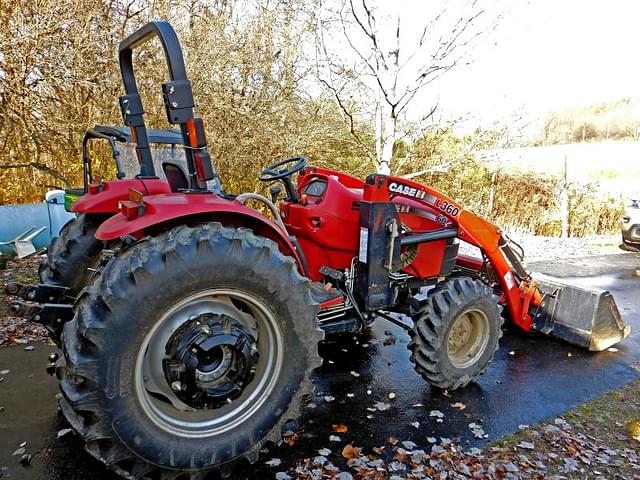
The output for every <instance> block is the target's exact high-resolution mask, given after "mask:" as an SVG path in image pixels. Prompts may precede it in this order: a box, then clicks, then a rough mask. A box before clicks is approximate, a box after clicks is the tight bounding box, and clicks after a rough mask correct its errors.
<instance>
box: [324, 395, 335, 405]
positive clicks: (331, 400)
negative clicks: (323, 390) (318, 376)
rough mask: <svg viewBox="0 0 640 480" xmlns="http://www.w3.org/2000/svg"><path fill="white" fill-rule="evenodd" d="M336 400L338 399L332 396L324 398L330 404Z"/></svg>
mask: <svg viewBox="0 0 640 480" xmlns="http://www.w3.org/2000/svg"><path fill="white" fill-rule="evenodd" d="M335 399H336V397H332V396H331V395H325V397H324V401H325V402H327V403H329V402H333V401H334V400H335Z"/></svg>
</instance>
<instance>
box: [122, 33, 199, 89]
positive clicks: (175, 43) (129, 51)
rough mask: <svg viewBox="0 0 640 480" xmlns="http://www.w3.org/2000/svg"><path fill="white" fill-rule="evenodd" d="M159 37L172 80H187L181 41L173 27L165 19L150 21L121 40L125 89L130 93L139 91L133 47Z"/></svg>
mask: <svg viewBox="0 0 640 480" xmlns="http://www.w3.org/2000/svg"><path fill="white" fill-rule="evenodd" d="M155 37H157V38H158V39H159V40H160V43H161V45H162V48H163V49H164V54H165V58H166V59H167V66H168V67H169V77H170V78H171V80H187V71H186V68H185V65H184V57H183V56H182V49H181V48H180V41H179V40H178V36H177V35H176V32H175V30H174V29H173V27H172V26H171V25H170V24H169V23H168V22H164V21H156V22H149V23H147V24H146V25H144V26H142V27H141V28H140V29H138V30H136V31H135V32H133V33H132V34H131V35H129V36H128V37H127V38H125V39H124V40H122V42H120V48H119V51H120V52H119V60H120V72H121V74H122V81H123V82H124V90H125V92H126V93H127V94H128V95H129V94H132V93H138V87H137V85H136V78H135V75H134V73H133V49H134V48H136V47H138V46H140V45H142V44H143V43H146V42H148V41H149V40H152V39H153V38H155Z"/></svg>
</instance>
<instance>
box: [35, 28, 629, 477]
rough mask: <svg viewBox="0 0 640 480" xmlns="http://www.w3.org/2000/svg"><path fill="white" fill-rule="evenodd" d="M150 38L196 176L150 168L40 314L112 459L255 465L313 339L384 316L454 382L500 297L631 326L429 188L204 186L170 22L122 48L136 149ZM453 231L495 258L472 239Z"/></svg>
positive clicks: (295, 395)
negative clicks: (137, 52) (92, 258)
mask: <svg viewBox="0 0 640 480" xmlns="http://www.w3.org/2000/svg"><path fill="white" fill-rule="evenodd" d="M155 37H157V38H158V39H159V40H160V42H161V43H162V46H163V48H164V52H165V54H166V57H167V63H168V66H169V73H170V77H171V79H170V81H168V82H167V83H164V84H163V85H162V91H163V96H164V103H165V107H166V111H167V119H168V121H169V123H171V124H173V125H178V126H179V127H180V131H181V133H182V136H183V140H184V148H185V152H186V155H187V163H188V167H189V171H190V172H191V174H192V178H193V181H191V182H190V185H189V187H188V188H185V189H183V190H181V191H179V192H169V191H168V190H167V191H166V192H163V193H160V194H153V192H149V191H146V190H145V188H146V184H147V182H153V181H154V180H152V179H140V183H141V186H137V187H133V188H132V189H131V190H129V197H128V199H127V200H125V201H120V205H119V208H120V213H117V214H115V215H113V216H111V217H110V218H108V219H107V220H105V221H104V222H102V223H101V224H100V226H99V227H98V228H97V230H96V232H95V238H96V239H97V240H98V241H100V242H105V244H107V245H111V246H110V247H109V249H108V250H104V251H103V252H102V261H101V262H100V264H99V266H98V267H97V268H96V272H95V274H94V275H93V278H92V280H91V283H90V284H89V285H87V286H86V287H85V288H84V289H83V290H82V291H81V292H80V293H79V295H78V296H77V298H75V304H74V305H73V307H72V308H71V307H68V310H65V312H66V314H65V315H66V316H64V315H59V316H56V315H55V314H52V315H48V316H47V318H49V320H48V322H49V324H50V325H51V324H53V325H57V324H60V325H63V326H64V328H63V329H56V328H52V329H51V330H52V333H53V334H54V335H55V334H56V332H60V331H61V332H62V335H61V344H62V347H63V352H64V357H63V358H60V359H59V360H58V361H57V368H56V370H57V375H58V378H59V379H60V388H61V391H62V397H61V399H60V405H61V408H62V411H63V413H64V415H65V416H66V418H67V419H68V420H69V422H70V423H71V425H72V426H73V428H74V429H75V430H76V431H77V432H78V433H79V435H80V436H81V437H82V438H83V439H84V440H85V441H86V449H87V450H88V451H89V452H90V453H91V454H92V455H93V456H95V457H96V458H98V459H99V460H101V461H103V462H104V463H106V464H107V465H109V466H110V467H111V468H112V469H114V470H115V471H117V472H119V473H121V474H123V475H125V476H127V477H128V478H162V479H173V478H183V477H184V478H203V477H204V476H205V475H207V473H208V472H211V471H217V472H220V473H221V474H222V475H226V474H229V473H230V471H231V468H232V467H233V465H234V463H235V462H236V461H237V460H239V459H242V458H245V459H247V460H249V461H255V460H256V459H257V458H258V455H259V452H260V449H261V448H262V445H263V444H264V443H265V442H266V441H278V440H279V439H280V436H281V432H282V428H283V426H284V425H285V423H286V422H287V421H288V420H289V419H294V418H296V417H297V415H298V411H299V407H300V403H301V400H302V397H303V395H305V394H309V393H311V392H312V390H311V382H310V373H311V371H312V370H313V369H314V368H316V367H317V366H319V365H320V363H321V359H320V357H319V356H318V353H317V344H318V342H319V341H320V340H322V338H323V337H324V335H325V334H333V333H338V332H356V331H360V330H363V329H366V328H367V327H368V325H370V324H371V323H372V322H373V321H374V320H376V319H377V318H383V319H386V320H388V321H391V322H394V323H396V324H399V325H401V326H403V327H404V328H405V329H406V330H407V331H408V332H409V334H410V335H411V342H410V343H409V347H408V348H409V350H410V352H411V359H412V361H413V363H414V364H415V368H416V370H417V371H418V372H419V373H420V374H421V375H422V376H423V377H424V378H425V379H426V380H427V381H428V382H429V383H431V384H432V385H434V386H435V387H438V388H442V389H456V388H460V387H463V386H465V385H467V384H468V383H469V382H470V381H473V380H474V379H476V378H477V377H478V376H479V375H480V374H481V373H482V372H483V371H484V370H485V368H486V367H487V365H488V364H489V362H490V361H491V359H492V357H493V354H494V352H495V351H496V349H497V348H498V341H499V339H500V337H501V334H502V333H501V326H502V322H503V316H502V315H503V312H502V310H503V308H504V309H505V312H504V314H505V317H506V318H508V319H509V320H510V321H511V322H513V323H515V324H516V325H517V326H519V327H521V328H522V329H524V330H526V331H529V332H542V333H545V334H551V335H554V336H557V337H560V338H562V339H564V340H566V341H568V342H571V343H574V344H576V345H580V346H582V347H585V348H589V349H591V350H602V349H604V348H607V347H608V346H610V345H611V344H613V343H616V342H618V341H620V340H622V339H624V338H625V337H626V336H627V335H628V333H629V328H628V327H625V325H624V323H623V321H622V319H621V317H620V314H619V312H618V310H617V308H616V306H615V303H614V301H613V298H612V297H611V295H610V294H609V293H608V292H593V291H586V290H583V289H579V288H575V287H571V286H567V285H560V284H556V283H550V282H548V281H547V282H542V281H537V280H534V279H532V277H531V276H530V275H529V273H528V272H527V271H526V270H525V269H524V267H523V266H522V264H521V255H518V253H517V248H514V246H513V244H512V242H510V241H509V240H508V239H507V238H506V236H505V235H503V234H502V233H501V231H500V229H499V228H497V227H496V226H494V225H492V224H491V223H489V222H487V221H485V220H483V219H481V218H479V217H478V216H476V215H475V214H473V213H472V212H470V211H468V210H465V209H464V208H463V207H462V206H461V205H460V204H458V203H457V202H455V201H454V200H452V199H450V198H448V197H447V196H445V195H443V194H442V193H440V192H437V191H435V190H433V189H432V188H429V187H428V186H425V185H421V184H419V183H416V182H413V181H410V180H406V179H403V178H396V177H393V176H387V175H377V174H374V175H370V176H369V177H367V178H366V179H365V180H361V179H358V178H355V177H352V176H349V175H346V174H344V173H340V172H336V171H333V170H328V169H321V168H314V167H311V166H309V165H308V164H307V160H306V159H305V158H304V157H297V158H291V159H287V160H284V161H280V162H277V163H275V164H274V165H272V166H270V167H268V168H266V169H265V170H263V171H262V173H261V174H260V176H259V178H260V180H263V181H265V182H275V181H279V182H282V183H283V184H284V190H285V193H286V196H285V197H284V199H282V200H281V201H280V204H279V208H278V207H276V206H275V204H276V203H277V200H278V198H277V197H278V194H279V188H278V187H276V188H272V198H271V199H268V198H265V197H264V196H261V195H257V194H254V193H246V194H240V195H231V194H228V193H225V192H224V191H223V190H222V189H221V188H219V187H217V185H219V184H218V183H216V188H214V189H208V188H207V182H209V181H210V180H212V179H215V178H216V174H215V170H214V169H213V167H212V165H211V161H210V158H209V154H208V153H207V141H206V138H205V135H204V127H203V124H202V120H201V119H199V118H196V117H194V113H193V109H194V100H193V96H192V92H191V84H190V82H189V80H188V79H187V76H186V71H185V66H184V61H183V57H182V52H181V49H180V45H179V43H178V39H177V37H176V35H175V32H174V31H173V29H172V28H171V26H170V25H169V24H167V23H164V22H154V23H150V24H147V25H145V26H144V27H142V28H141V29H140V30H139V31H137V32H135V33H134V34H132V35H131V36H130V37H128V38H126V39H125V40H124V41H123V42H122V43H121V44H120V67H121V70H122V76H123V80H124V85H125V95H124V96H122V97H121V98H120V105H121V106H122V113H123V118H124V121H125V124H126V125H127V126H129V127H131V130H132V132H133V136H134V138H136V139H137V142H138V153H139V155H140V157H141V159H142V164H143V165H146V164H148V163H149V162H151V159H150V158H149V157H150V153H149V151H148V149H147V140H146V128H145V123H144V120H143V109H142V103H141V101H140V96H139V94H138V91H137V87H136V80H135V77H134V71H133V66H132V50H133V49H134V48H135V47H138V46H139V45H141V44H143V43H144V42H146V41H148V40H151V39H152V38H155ZM296 173H297V181H294V180H293V175H294V174H296ZM90 189H93V190H95V189H98V190H99V185H92V186H91V187H90ZM101 193H104V192H101ZM101 193H96V197H97V196H99V195H100V194H101ZM248 200H252V201H258V202H261V203H262V204H263V205H264V207H265V208H266V209H268V210H269V211H270V212H271V214H272V217H273V219H270V218H268V217H267V216H265V215H263V214H262V213H260V212H259V211H257V210H255V209H253V208H250V207H249V206H247V205H246V202H247V201H248ZM459 240H463V241H465V242H468V243H469V244H471V245H474V246H476V247H478V248H479V249H480V251H481V252H482V257H481V258H474V257H469V256H464V255H461V254H459V252H458V246H459ZM27 303H29V302H27ZM41 307H42V308H43V311H44V312H47V311H54V312H58V311H56V310H55V309H56V308H59V305H52V304H48V305H41ZM47 309H53V310H47ZM56 321H57V323H56Z"/></svg>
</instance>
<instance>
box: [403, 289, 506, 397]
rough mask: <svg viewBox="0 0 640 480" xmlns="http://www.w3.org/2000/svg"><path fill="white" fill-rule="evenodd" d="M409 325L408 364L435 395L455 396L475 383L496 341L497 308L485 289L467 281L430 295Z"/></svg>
mask: <svg viewBox="0 0 640 480" xmlns="http://www.w3.org/2000/svg"><path fill="white" fill-rule="evenodd" d="M413 322H414V327H413V330H411V331H410V332H409V333H410V335H411V342H409V345H408V348H409V350H411V361H412V362H413V363H414V366H415V369H416V371H417V372H418V373H419V374H420V375H422V377H423V378H424V379H425V380H427V381H428V382H429V383H431V384H432V385H433V386H435V387H438V388H441V389H448V390H455V389H457V388H461V387H464V386H466V385H467V384H468V383H469V382H471V381H473V380H475V379H477V377H478V376H480V375H481V374H482V373H483V372H484V371H485V369H486V368H487V365H488V364H489V362H491V360H492V359H493V355H494V354H495V352H496V350H497V349H498V342H499V340H500V338H501V337H502V329H501V327H502V317H501V307H500V306H499V305H498V302H497V299H496V297H495V296H494V295H493V292H492V290H491V288H489V287H488V286H487V285H485V284H483V283H481V282H478V281H475V280H472V279H470V278H467V277H457V278H452V279H450V280H447V281H445V282H442V283H440V284H439V285H437V286H436V287H435V288H433V289H432V290H430V291H429V292H428V294H427V299H426V300H425V302H424V303H423V304H422V305H421V309H420V312H419V313H418V314H417V315H415V316H414V317H413Z"/></svg>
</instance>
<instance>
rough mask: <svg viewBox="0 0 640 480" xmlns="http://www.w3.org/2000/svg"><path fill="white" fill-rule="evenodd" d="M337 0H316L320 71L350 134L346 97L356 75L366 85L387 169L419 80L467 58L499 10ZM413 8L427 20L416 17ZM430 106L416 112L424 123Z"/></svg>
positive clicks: (474, 0)
mask: <svg viewBox="0 0 640 480" xmlns="http://www.w3.org/2000/svg"><path fill="white" fill-rule="evenodd" d="M337 1H338V3H337V4H336V3H335V2H333V3H324V2H331V0H320V1H319V3H318V8H317V24H318V28H317V32H318V33H317V45H318V47H317V70H318V77H319V79H320V81H321V82H322V83H323V84H324V85H325V86H327V88H329V90H330V91H331V92H332V93H333V95H334V97H335V100H336V102H337V103H338V105H339V106H340V108H341V109H342V111H343V113H344V115H345V116H346V117H347V118H348V119H349V122H350V124H351V131H352V133H354V131H355V129H354V127H353V125H354V123H355V121H354V117H355V113H354V111H353V109H352V108H350V107H349V104H348V102H347V100H346V99H348V98H349V95H350V94H352V92H353V87H354V84H355V83H356V81H360V83H361V85H358V87H362V84H364V85H365V86H366V87H367V88H366V90H367V92H366V100H365V101H366V102H367V103H369V104H370V105H372V106H373V112H372V113H373V115H375V127H376V132H375V140H376V144H375V145H376V148H375V153H374V155H375V161H376V166H377V169H378V171H379V172H381V173H389V172H390V170H391V159H392V156H393V148H394V144H395V143H396V140H397V139H398V137H399V136H400V119H401V118H402V116H403V114H405V113H406V111H407V110H408V109H409V107H410V106H411V105H412V104H413V103H414V102H415V100H416V99H417V98H419V93H420V92H421V91H422V90H423V89H425V87H427V86H428V85H429V84H431V83H432V82H433V81H434V80H436V79H437V78H438V77H439V76H440V75H442V74H443V73H445V72H447V71H449V70H451V69H452V68H454V67H455V66H456V65H458V64H459V63H460V62H462V61H463V59H466V58H467V57H468V54H469V48H470V47H471V46H472V45H473V44H474V41H475V40H476V39H477V38H478V37H479V36H480V35H481V34H483V33H486V32H488V31H491V30H492V29H493V28H494V27H495V25H496V23H497V21H498V18H499V16H500V14H498V15H491V16H488V15H487V14H486V12H485V8H484V7H483V6H482V5H481V2H480V1H479V0H460V1H454V2H445V3H444V4H443V5H441V6H440V8H439V9H432V5H433V4H432V3H431V2H429V3H428V4H427V3H425V2H421V4H420V5H421V6H422V11H420V12H415V11H414V9H412V5H410V4H409V3H408V2H394V3H393V4H392V5H393V7H389V3H387V2H385V3H383V2H377V4H376V3H375V1H374V0H337ZM425 8H426V9H427V10H430V9H431V11H430V12H429V11H428V12H425V11H424V9H425ZM416 15H418V16H424V17H425V20H424V21H417V20H416ZM486 17H489V18H488V21H484V20H485V18H486ZM328 32H332V33H333V35H332V36H331V38H330V39H328V38H327V37H328V36H329V34H328ZM336 33H337V34H336ZM434 105H435V102H434ZM436 108H437V107H436V106H432V107H430V108H428V109H426V110H423V111H421V112H420V114H418V113H417V112H414V115H417V116H418V118H419V119H420V121H422V122H425V121H428V120H429V119H430V118H431V117H432V116H433V114H434V113H435V111H436Z"/></svg>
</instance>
